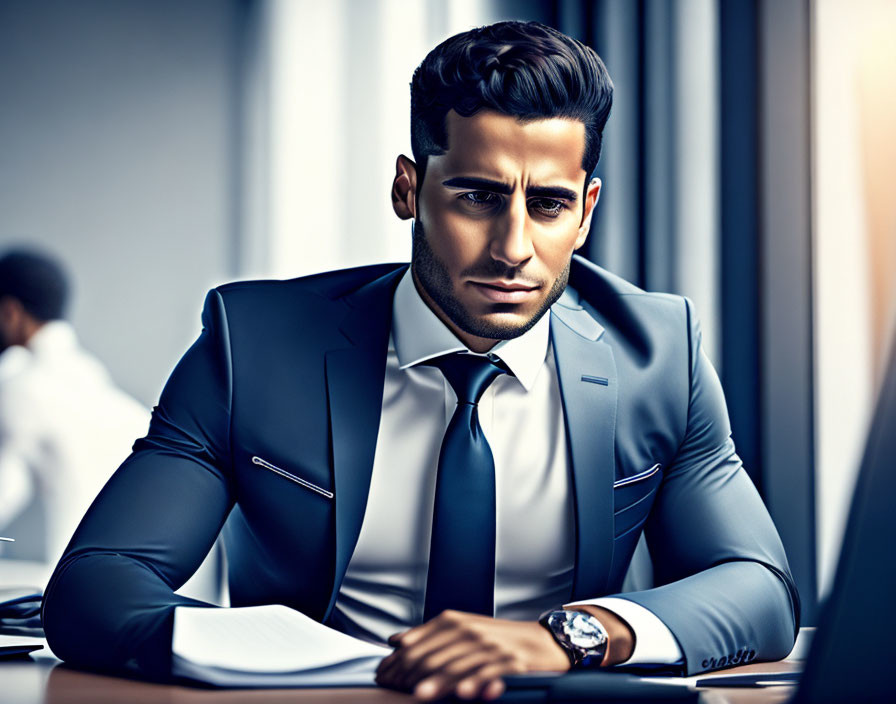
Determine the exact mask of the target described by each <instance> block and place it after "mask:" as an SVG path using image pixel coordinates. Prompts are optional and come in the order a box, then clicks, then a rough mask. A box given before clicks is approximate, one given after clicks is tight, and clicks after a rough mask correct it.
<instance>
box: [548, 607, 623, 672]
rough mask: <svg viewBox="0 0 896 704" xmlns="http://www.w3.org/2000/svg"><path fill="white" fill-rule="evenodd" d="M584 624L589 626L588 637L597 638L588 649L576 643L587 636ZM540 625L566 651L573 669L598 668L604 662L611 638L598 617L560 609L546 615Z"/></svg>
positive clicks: (582, 612)
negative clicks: (583, 636)
mask: <svg viewBox="0 0 896 704" xmlns="http://www.w3.org/2000/svg"><path fill="white" fill-rule="evenodd" d="M582 622H584V623H587V624H588V631H587V635H592V636H594V637H595V639H596V642H595V643H594V645H591V646H587V647H586V646H583V645H579V644H577V643H576V642H575V641H576V640H578V639H579V638H580V637H581V636H582V635H585V633H584V632H583V629H581V628H580V627H581V624H582ZM539 623H541V624H542V625H543V626H544V627H545V628H547V629H548V631H549V632H550V633H551V635H552V636H554V640H556V641H557V643H559V644H560V646H561V647H562V648H563V649H564V650H565V651H566V653H567V655H568V656H569V660H570V663H571V664H572V666H573V667H589V666H591V667H596V666H600V664H601V663H602V662H603V661H604V658H605V657H606V654H607V646H608V645H609V640H610V638H609V635H608V634H607V629H606V628H604V625H603V624H602V623H601V622H600V619H598V618H597V617H596V616H592V615H591V614H589V613H586V612H584V611H573V610H571V609H558V610H554V611H549V612H548V613H546V614H545V615H544V616H542V618H541V619H540V620H539Z"/></svg>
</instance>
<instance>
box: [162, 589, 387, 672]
mask: <svg viewBox="0 0 896 704" xmlns="http://www.w3.org/2000/svg"><path fill="white" fill-rule="evenodd" d="M172 652H173V660H172V671H173V674H174V675H176V676H179V677H185V678H188V679H192V680H197V681H200V682H205V683H207V684H213V685H217V686H220V687H326V686H332V687H339V686H367V687H372V686H374V674H375V672H376V668H377V666H378V665H379V663H380V661H381V660H382V659H383V658H384V657H385V656H386V655H388V654H389V653H391V652H392V650H391V648H387V647H384V646H380V645H374V644H372V643H367V642H366V641H362V640H358V639H357V638H352V637H351V636H347V635H345V634H344V633H340V632H339V631H336V630H333V629H332V628H328V627H327V626H324V625H322V624H320V623H318V622H317V621H315V620H313V619H311V618H309V617H307V616H305V615H304V614H302V613H300V612H298V611H295V610H294V609H290V608H289V607H287V606H282V605H279V604H270V605H266V606H248V607H242V608H230V609H227V608H205V607H195V606H178V607H177V608H176V609H175V611H174V636H173V639H172Z"/></svg>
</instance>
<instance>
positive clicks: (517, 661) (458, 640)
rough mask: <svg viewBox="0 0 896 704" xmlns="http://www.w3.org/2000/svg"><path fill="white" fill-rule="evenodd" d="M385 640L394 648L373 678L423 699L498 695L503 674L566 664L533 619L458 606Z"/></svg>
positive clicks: (563, 655) (555, 668) (564, 667)
mask: <svg viewBox="0 0 896 704" xmlns="http://www.w3.org/2000/svg"><path fill="white" fill-rule="evenodd" d="M389 644H390V645H393V646H395V652H393V653H392V654H391V655H389V656H388V657H386V658H385V659H384V660H383V661H382V663H380V666H379V669H378V670H377V674H376V681H377V683H378V684H380V685H382V686H384V687H392V688H394V689H402V690H406V691H413V693H414V696H415V697H417V698H418V699H423V700H430V699H439V698H441V697H445V696H448V695H449V694H452V693H453V694H455V695H456V696H458V697H460V698H461V699H474V698H477V697H478V698H480V699H497V698H498V697H500V696H501V694H503V692H504V682H503V681H502V680H501V677H502V676H504V675H509V674H518V673H522V672H532V671H536V670H539V671H555V672H563V671H566V670H568V669H569V658H568V657H567V656H566V653H565V652H564V651H563V649H562V648H561V647H560V646H559V645H558V644H557V642H556V641H555V640H554V638H553V636H551V634H550V633H548V631H547V629H545V628H544V627H543V626H541V625H539V624H538V623H535V622H529V621H507V620H504V619H495V618H490V617H488V616H479V615H477V614H468V613H463V612H460V611H445V612H443V613H441V614H440V615H439V616H437V617H436V618H434V619H432V620H430V621H427V622H426V623H424V624H422V625H420V626H416V627H414V628H411V629H410V630H407V631H404V632H403V633H396V634H395V635H394V636H392V637H391V638H390V639H389Z"/></svg>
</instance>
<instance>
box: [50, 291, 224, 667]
mask: <svg viewBox="0 0 896 704" xmlns="http://www.w3.org/2000/svg"><path fill="white" fill-rule="evenodd" d="M202 322H203V329H202V332H201V334H200V336H199V338H198V339H197V341H196V342H195V343H194V344H193V345H192V347H190V349H189V350H188V351H187V352H186V354H185V355H184V356H183V358H182V359H181V360H180V362H179V363H178V364H177V366H176V367H175V369H174V371H173V372H172V374H171V376H170V378H169V379H168V382H167V383H166V385H165V388H164V390H163V392H162V396H161V399H160V401H159V405H158V406H157V407H156V408H155V409H154V410H153V416H152V421H151V423H150V426H149V432H148V434H147V435H146V437H144V438H141V439H139V440H137V442H136V443H135V444H134V447H133V452H132V453H131V455H130V456H129V457H128V458H127V459H126V460H125V462H124V463H123V464H122V465H121V466H120V467H119V468H118V470H117V471H116V472H115V474H114V475H113V476H112V477H111V479H110V480H109V482H108V483H107V484H106V486H105V487H104V488H103V490H102V491H101V492H100V494H99V495H98V496H97V498H96V500H95V501H94V502H93V504H92V505H91V507H90V509H89V510H88V511H87V513H86V514H85V516H84V518H83V519H82V521H81V524H80V525H79V527H78V529H77V531H76V532H75V534H74V537H73V538H72V540H71V542H70V543H69V545H68V547H67V549H66V551H65V553H64V554H63V556H62V558H61V560H60V561H59V564H58V565H57V566H56V570H55V571H54V573H53V576H52V577H51V578H50V582H49V584H48V585H47V588H46V591H45V595H44V603H43V611H42V619H43V624H44V630H45V632H46V637H47V641H48V644H49V645H50V647H51V648H52V650H53V652H54V653H55V654H56V655H57V656H59V657H60V658H62V659H63V660H66V661H68V662H72V663H76V664H79V665H83V666H88V667H97V668H114V667H121V666H124V665H133V664H137V665H138V666H139V667H140V668H141V669H142V670H144V671H146V672H150V673H159V674H164V673H167V672H168V671H169V670H170V660H171V634H172V625H173V615H174V608H175V607H176V606H178V605H181V604H190V605H194V606H195V605H201V603H200V602H197V601H196V600H194V599H188V598H186V597H182V596H179V595H176V594H174V591H175V590H176V589H178V588H180V587H181V586H182V585H183V584H184V583H185V582H186V580H187V579H188V578H189V577H190V576H191V575H192V574H193V572H194V571H195V570H196V568H197V567H198V566H199V564H200V563H201V562H202V560H203V558H204V557H205V555H206V554H207V553H208V551H209V549H210V548H211V546H212V544H213V542H214V540H215V538H216V536H217V535H218V532H219V531H220V529H221V526H222V525H223V523H224V520H225V519H226V517H227V515H228V513H229V512H230V509H231V508H232V506H233V497H232V491H231V488H230V485H229V476H230V471H231V470H230V459H229V458H230V438H229V434H230V431H229V426H230V403H231V389H232V377H231V360H230V347H229V337H228V327H227V318H226V314H225V311H224V305H223V301H222V299H221V295H220V294H219V293H218V292H217V291H215V290H213V291H211V292H210V293H209V294H208V296H207V297H206V300H205V306H204V309H203V313H202Z"/></svg>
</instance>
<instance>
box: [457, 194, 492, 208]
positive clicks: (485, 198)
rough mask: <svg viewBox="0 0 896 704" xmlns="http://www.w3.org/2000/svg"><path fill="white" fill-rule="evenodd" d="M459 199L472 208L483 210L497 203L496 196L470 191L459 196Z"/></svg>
mask: <svg viewBox="0 0 896 704" xmlns="http://www.w3.org/2000/svg"><path fill="white" fill-rule="evenodd" d="M460 199H461V200H462V201H463V202H464V203H465V204H466V205H469V206H472V207H474V208H483V207H488V206H492V205H496V204H497V203H498V200H499V198H498V196H496V195H495V194H494V193H489V192H488V191H470V192H469V193H464V194H463V195H461V196H460Z"/></svg>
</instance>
